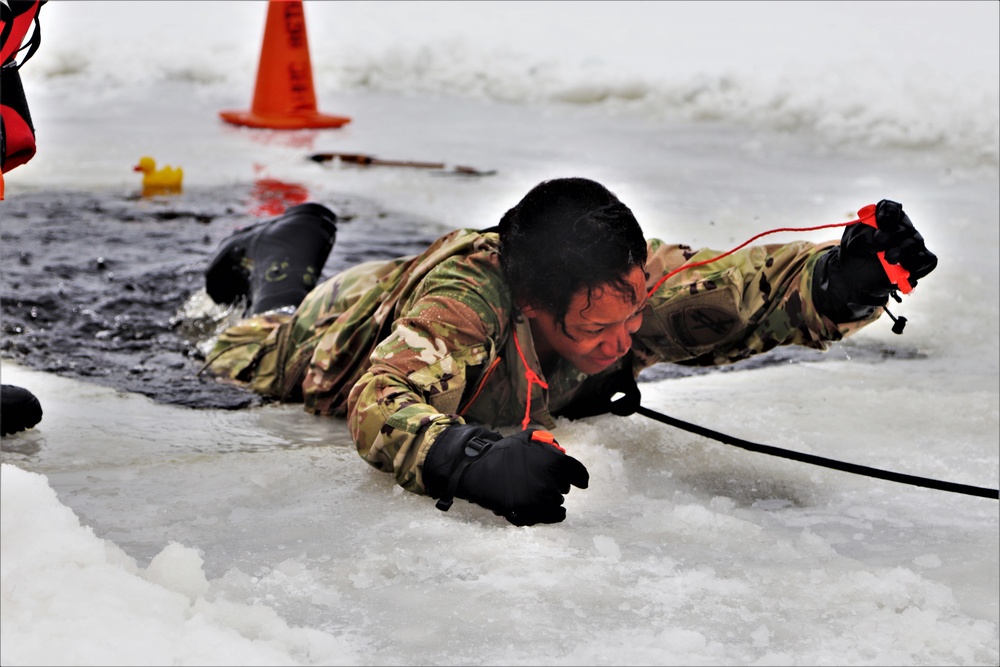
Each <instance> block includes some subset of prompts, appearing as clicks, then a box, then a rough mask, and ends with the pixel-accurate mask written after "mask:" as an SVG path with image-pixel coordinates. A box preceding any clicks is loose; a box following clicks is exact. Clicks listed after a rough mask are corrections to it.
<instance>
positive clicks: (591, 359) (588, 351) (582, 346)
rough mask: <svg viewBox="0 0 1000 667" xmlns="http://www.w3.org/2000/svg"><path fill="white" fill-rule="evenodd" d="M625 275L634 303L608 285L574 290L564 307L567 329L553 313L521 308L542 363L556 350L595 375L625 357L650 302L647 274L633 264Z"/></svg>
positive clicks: (577, 366)
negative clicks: (567, 306) (634, 299)
mask: <svg viewBox="0 0 1000 667" xmlns="http://www.w3.org/2000/svg"><path fill="white" fill-rule="evenodd" d="M627 280H628V283H629V284H630V285H631V286H632V289H633V290H634V291H635V294H636V297H637V299H636V301H635V302H633V301H632V300H631V299H629V298H628V297H627V296H624V295H622V294H619V293H618V292H617V291H615V290H613V289H610V288H601V287H598V288H596V289H594V290H593V291H592V292H591V293H590V294H589V295H588V294H587V290H585V289H584V290H580V291H579V292H577V293H576V294H574V295H573V298H572V299H571V300H570V303H569V308H568V309H567V311H566V318H565V321H566V330H565V331H563V327H562V326H560V325H559V323H558V322H556V318H555V317H554V316H553V315H551V314H550V313H548V312H546V311H544V310H542V309H540V308H534V307H532V306H525V307H523V308H522V309H521V312H523V313H524V315H525V317H527V318H528V319H529V320H530V321H531V335H532V337H533V338H534V340H535V351H536V353H537V354H538V358H539V360H541V361H542V362H543V363H544V362H545V361H546V360H548V359H549V358H551V357H552V355H554V354H555V355H558V356H560V357H562V358H564V359H566V360H567V361H569V362H570V363H571V364H573V366H575V367H576V368H577V369H578V370H580V371H582V372H584V373H587V374H588V375H593V374H595V373H599V372H600V371H602V370H604V369H605V368H607V367H608V366H610V365H611V364H613V363H614V362H615V361H617V360H618V359H620V358H621V357H623V356H624V355H625V353H626V352H628V351H629V349H630V348H631V347H632V334H634V333H635V332H636V331H638V330H639V326H640V325H641V324H642V309H643V308H644V307H645V305H646V273H645V272H644V271H643V270H642V268H641V267H638V266H637V267H634V268H633V269H632V270H631V271H630V272H629V274H628V276H627Z"/></svg>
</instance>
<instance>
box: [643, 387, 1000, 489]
mask: <svg viewBox="0 0 1000 667" xmlns="http://www.w3.org/2000/svg"><path fill="white" fill-rule="evenodd" d="M636 412H638V413H639V414H640V415H643V416H645V417H649V418H650V419H654V420H656V421H658V422H661V423H664V424H667V425H669V426H674V427H676V428H679V429H683V430H685V431H689V432H691V433H696V434H698V435H702V436H705V437H706V438H711V439H712V440H718V441H719V442H723V443H725V444H727V445H734V446H736V447H740V448H742V449H747V450H749V451H751V452H760V453H761V454H770V455H771V456H780V457H781V458H785V459H792V460H793V461H801V462H803V463H811V464H813V465H817V466H822V467H824V468H833V469H834V470H841V471H843V472H850V473H854V474H855V475H865V476H866V477H877V478H878V479H886V480H889V481H890V482H899V483H901V484H911V485H913V486H923V487H926V488H928V489H938V490H939V491H951V492H952V493H964V494H966V495H969V496H979V497H980V498H993V499H1000V490H997V489H986V488H983V487H979V486H969V485H968V484H956V483H954V482H942V481H940V480H937V479H928V478H926V477H917V476H915V475H904V474H902V473H898V472H890V471H888V470H879V469H878V468H869V467H868V466H862V465H858V464H856V463H844V462H843V461H835V460H833V459H827V458H824V457H822V456H814V455H812V454H803V453H801V452H793V451H790V450H787V449H782V448H780V447H772V446H771V445H758V444H757V443H754V442H749V441H747V440H743V439H742V438H736V437H733V436H731V435H726V434H725V433H719V432H718V431H713V430H711V429H708V428H705V427H704V426H697V425H695V424H689V423H688V422H685V421H681V420H680V419H674V418H673V417H668V416H667V415H665V414H662V413H659V412H656V411H655V410H650V409H649V408H646V407H643V406H641V405H640V406H638V408H637V409H636Z"/></svg>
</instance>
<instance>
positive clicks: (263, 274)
mask: <svg viewBox="0 0 1000 667" xmlns="http://www.w3.org/2000/svg"><path fill="white" fill-rule="evenodd" d="M336 222H337V216H336V214H334V212H333V211H331V210H330V209H328V208H327V207H325V206H323V205H322V204H315V203H309V204H300V205H298V206H293V207H291V208H289V209H288V210H287V211H285V212H284V213H283V214H282V215H281V216H279V217H277V218H275V219H274V220H268V221H265V222H259V223H257V224H255V225H251V226H250V227H247V228H246V229H242V230H240V231H238V232H236V233H235V234H233V235H231V236H230V237H229V238H227V239H225V240H224V241H223V242H222V243H221V244H219V249H218V250H217V251H216V254H215V257H214V258H213V259H212V262H211V264H209V266H208V269H207V270H206V271H205V290H206V291H207V292H208V296H209V297H211V298H212V300H213V301H215V302H216V303H219V304H225V305H228V304H233V303H236V302H237V301H238V300H239V299H241V298H246V299H247V302H248V305H247V311H246V312H247V314H248V315H252V314H254V313H263V312H266V311H268V310H274V309H276V308H281V307H284V306H297V305H299V303H301V301H302V299H303V298H305V296H306V294H308V293H309V291H310V290H312V288H313V287H315V286H316V281H317V280H318V278H319V275H320V272H321V271H322V270H323V265H324V264H326V258H327V257H329V255H330V251H331V250H332V249H333V242H334V240H335V238H336V235H337V226H336Z"/></svg>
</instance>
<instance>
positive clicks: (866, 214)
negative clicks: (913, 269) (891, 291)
mask: <svg viewBox="0 0 1000 667" xmlns="http://www.w3.org/2000/svg"><path fill="white" fill-rule="evenodd" d="M858 219H859V220H860V221H861V222H862V223H863V224H866V225H868V226H869V227H874V228H875V229H878V223H877V222H875V204H868V206H865V207H864V208H862V209H861V210H860V211H858ZM878 259H879V261H880V262H882V268H883V269H885V275H886V276H888V277H889V282H891V283H892V284H893V285H895V286H896V287H898V288H899V291H900V292H902V293H903V294H909V293H910V292H912V291H913V286H912V285H910V272H909V271H907V270H906V269H904V268H903V267H902V266H900V265H899V264H890V263H889V261H888V260H887V259H886V258H885V252H884V251H883V252H880V253H879V254H878Z"/></svg>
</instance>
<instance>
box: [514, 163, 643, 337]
mask: <svg viewBox="0 0 1000 667" xmlns="http://www.w3.org/2000/svg"><path fill="white" fill-rule="evenodd" d="M499 232H500V265H501V266H502V268H503V271H504V274H505V275H506V277H507V282H508V284H509V285H510V288H511V291H512V292H513V295H514V298H515V299H516V300H517V301H518V302H519V303H520V304H522V305H524V304H527V305H531V306H533V307H535V308H541V309H543V310H545V311H546V312H548V313H549V314H551V315H552V316H553V317H555V319H556V321H557V322H558V323H559V324H560V326H562V327H563V331H564V332H565V331H566V328H565V327H566V325H565V317H566V311H567V309H568V308H569V302H570V299H571V298H572V296H573V295H574V294H576V293H577V292H579V291H580V290H581V289H586V290H587V292H588V294H590V293H592V292H593V290H594V289H595V288H597V287H602V288H610V289H612V290H615V291H616V292H618V293H619V294H621V295H622V296H624V297H625V298H627V299H631V300H636V301H637V300H638V299H639V298H640V295H638V294H635V293H634V289H633V287H632V285H631V284H630V283H629V282H628V281H627V276H628V274H629V272H630V271H631V270H632V269H633V267H636V266H638V267H644V266H645V264H646V239H645V237H644V236H643V233H642V229H641V228H640V227H639V223H638V222H637V221H636V219H635V216H634V215H633V214H632V211H631V210H630V209H629V208H628V207H627V206H626V205H625V204H623V203H622V202H621V201H620V200H619V199H618V197H616V196H615V195H614V194H613V193H612V192H611V191H609V190H608V189H607V188H605V187H604V186H603V185H601V184H600V183H597V182H595V181H591V180H588V179H585V178H559V179H553V180H549V181H543V182H542V183H539V184H538V185H536V186H535V187H534V188H532V189H531V190H530V191H529V192H528V194H526V195H525V196H524V198H523V199H521V201H520V202H518V203H517V205H516V206H514V207H513V208H512V209H510V210H509V211H507V213H505V214H504V216H503V218H502V219H501V220H500V225H499Z"/></svg>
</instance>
